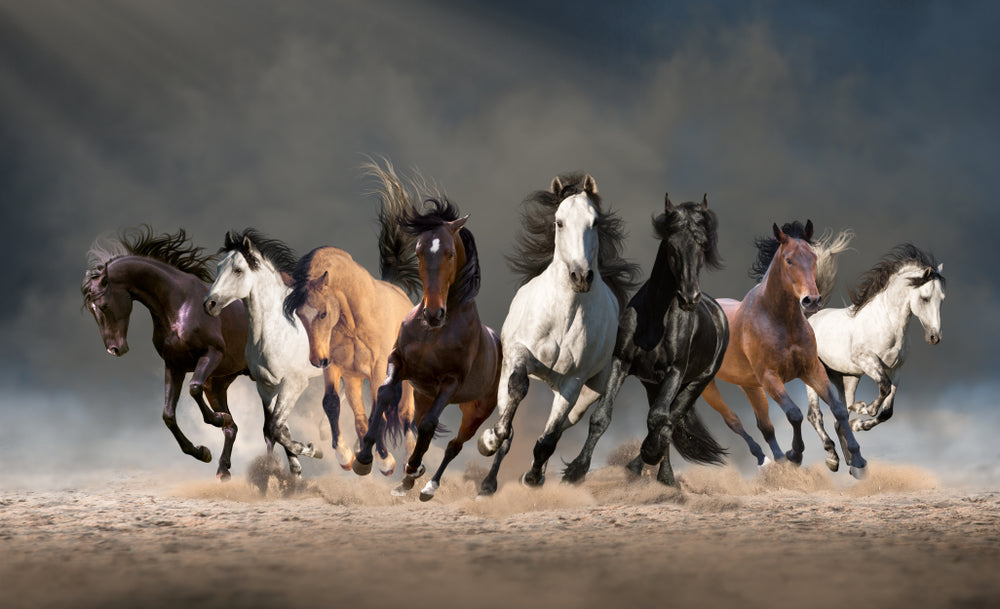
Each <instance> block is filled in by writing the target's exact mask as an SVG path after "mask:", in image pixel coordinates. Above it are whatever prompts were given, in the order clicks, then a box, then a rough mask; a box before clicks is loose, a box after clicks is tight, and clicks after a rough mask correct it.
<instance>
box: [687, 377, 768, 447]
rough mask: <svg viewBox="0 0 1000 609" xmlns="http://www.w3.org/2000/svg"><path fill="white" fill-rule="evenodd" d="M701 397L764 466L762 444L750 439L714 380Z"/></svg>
mask: <svg viewBox="0 0 1000 609" xmlns="http://www.w3.org/2000/svg"><path fill="white" fill-rule="evenodd" d="M701 397H702V398H704V399H705V401H706V402H708V405H709V406H711V407H712V408H713V409H714V410H715V411H716V412H718V413H719V414H720V415H722V420H723V421H725V423H726V425H727V426H728V427H729V429H731V430H732V431H733V433H735V434H736V435H738V436H739V437H741V438H743V441H744V442H746V443H747V447H748V448H749V449H750V454H752V455H753V456H754V458H756V459H757V465H758V466H763V465H764V464H766V463H767V457H765V456H764V451H763V450H761V448H760V444H757V442H756V441H755V440H754V439H753V438H752V437H750V434H748V433H747V431H746V429H744V428H743V422H742V421H740V418H739V417H738V416H737V415H736V413H735V412H733V411H732V409H730V408H729V406H728V405H727V404H726V402H725V400H723V399H722V394H721V393H720V392H719V388H718V386H717V385H716V384H715V380H714V379H713V380H712V381H711V382H709V383H708V385H706V386H705V390H704V391H702V393H701Z"/></svg>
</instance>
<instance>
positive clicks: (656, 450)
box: [626, 367, 682, 486]
mask: <svg viewBox="0 0 1000 609" xmlns="http://www.w3.org/2000/svg"><path fill="white" fill-rule="evenodd" d="M681 376H682V375H681V371H680V370H679V369H678V368H676V367H671V368H669V369H668V370H667V371H666V373H665V374H664V376H663V380H662V381H661V382H659V383H643V385H644V386H645V387H646V398H647V400H648V401H649V414H648V415H646V437H645V439H643V441H642V445H641V446H640V447H639V455H638V456H636V458H634V459H632V461H631V462H630V463H629V464H628V465H627V466H626V467H627V469H628V470H629V472H631V473H632V474H633V475H635V476H639V475H641V474H642V468H643V465H656V464H657V463H660V464H661V465H662V461H663V459H665V458H669V455H667V454H666V453H667V447H668V446H669V445H668V442H669V440H670V435H671V433H672V431H673V423H674V422H675V421H676V417H674V416H673V413H671V412H670V405H671V404H672V403H673V401H674V398H675V397H676V396H677V391H678V389H679V387H680V383H681V380H682V379H681ZM666 471H667V472H669V481H666V480H664V481H663V482H664V483H665V484H669V485H671V486H673V485H674V480H673V470H672V469H671V468H670V464H669V462H668V463H667V467H666Z"/></svg>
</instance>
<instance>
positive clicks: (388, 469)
mask: <svg viewBox="0 0 1000 609" xmlns="http://www.w3.org/2000/svg"><path fill="white" fill-rule="evenodd" d="M379 461H381V463H380V464H379V467H378V471H379V472H380V473H381V474H382V475H383V476H391V475H392V474H393V472H395V471H396V459H395V457H393V456H392V455H389V456H387V457H386V458H385V459H384V460H383V459H379Z"/></svg>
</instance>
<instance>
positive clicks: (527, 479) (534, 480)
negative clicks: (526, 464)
mask: <svg viewBox="0 0 1000 609" xmlns="http://www.w3.org/2000/svg"><path fill="white" fill-rule="evenodd" d="M521 484H523V485H524V486H530V487H532V488H538V487H539V486H541V485H543V484H545V474H535V473H533V472H530V471H527V472H524V473H523V474H521Z"/></svg>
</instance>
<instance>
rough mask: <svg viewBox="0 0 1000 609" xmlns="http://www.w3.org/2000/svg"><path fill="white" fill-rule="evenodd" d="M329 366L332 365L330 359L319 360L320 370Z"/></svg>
mask: <svg viewBox="0 0 1000 609" xmlns="http://www.w3.org/2000/svg"><path fill="white" fill-rule="evenodd" d="M329 365H330V360H329V358H326V357H324V358H323V359H321V360H319V367H320V368H326V367H327V366H329Z"/></svg>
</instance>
